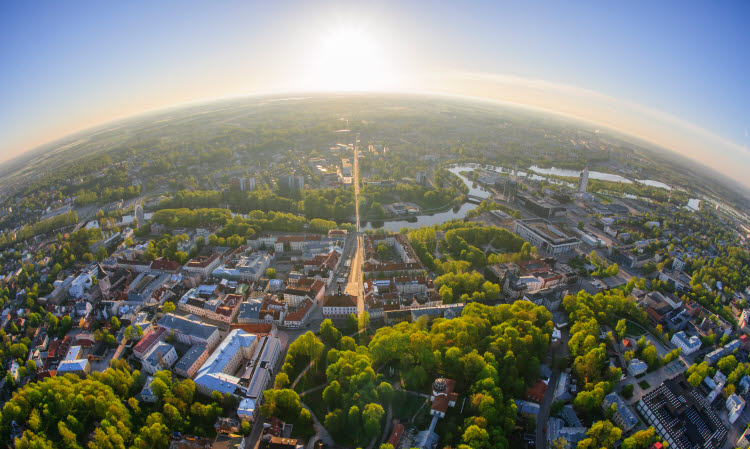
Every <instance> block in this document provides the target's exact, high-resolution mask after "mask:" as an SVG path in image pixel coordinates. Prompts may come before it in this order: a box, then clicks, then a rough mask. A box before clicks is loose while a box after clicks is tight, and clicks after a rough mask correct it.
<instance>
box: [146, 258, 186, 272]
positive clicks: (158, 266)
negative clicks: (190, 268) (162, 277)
mask: <svg viewBox="0 0 750 449" xmlns="http://www.w3.org/2000/svg"><path fill="white" fill-rule="evenodd" d="M180 268H182V265H180V264H179V262H175V261H173V260H167V259H165V258H163V257H160V258H158V259H156V260H154V261H153V262H151V269H152V270H162V271H176V270H179V269H180Z"/></svg>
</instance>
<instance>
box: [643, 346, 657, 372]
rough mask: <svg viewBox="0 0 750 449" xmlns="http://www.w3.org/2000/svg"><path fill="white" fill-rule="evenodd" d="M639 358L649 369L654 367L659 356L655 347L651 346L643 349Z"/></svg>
mask: <svg viewBox="0 0 750 449" xmlns="http://www.w3.org/2000/svg"><path fill="white" fill-rule="evenodd" d="M641 357H642V358H643V361H644V362H646V365H648V366H649V368H651V367H654V366H656V362H657V361H658V360H659V354H658V353H657V352H656V347H655V346H654V345H651V344H650V345H648V346H646V347H645V348H643V351H642V352H641Z"/></svg>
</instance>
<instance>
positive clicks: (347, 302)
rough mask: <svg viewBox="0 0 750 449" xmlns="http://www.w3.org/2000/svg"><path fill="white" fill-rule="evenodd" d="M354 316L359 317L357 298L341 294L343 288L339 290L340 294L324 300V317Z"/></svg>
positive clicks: (329, 296)
mask: <svg viewBox="0 0 750 449" xmlns="http://www.w3.org/2000/svg"><path fill="white" fill-rule="evenodd" d="M352 314H354V315H357V297H356V296H354V295H350V294H348V293H341V288H339V292H338V294H336V295H328V296H326V297H325V298H323V317H325V318H346V317H348V316H349V315H352Z"/></svg>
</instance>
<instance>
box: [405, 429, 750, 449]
mask: <svg viewBox="0 0 750 449" xmlns="http://www.w3.org/2000/svg"><path fill="white" fill-rule="evenodd" d="M735 446H736V447H739V448H742V449H748V448H750V427H748V428H747V429H745V431H744V432H743V433H742V435H740V437H739V438H738V439H737V444H735ZM394 447H395V446H394Z"/></svg>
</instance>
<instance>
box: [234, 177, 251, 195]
mask: <svg viewBox="0 0 750 449" xmlns="http://www.w3.org/2000/svg"><path fill="white" fill-rule="evenodd" d="M232 187H233V188H235V189H239V190H241V191H243V192H245V191H248V190H255V178H253V177H250V178H244V177H243V178H234V179H233V180H232Z"/></svg>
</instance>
